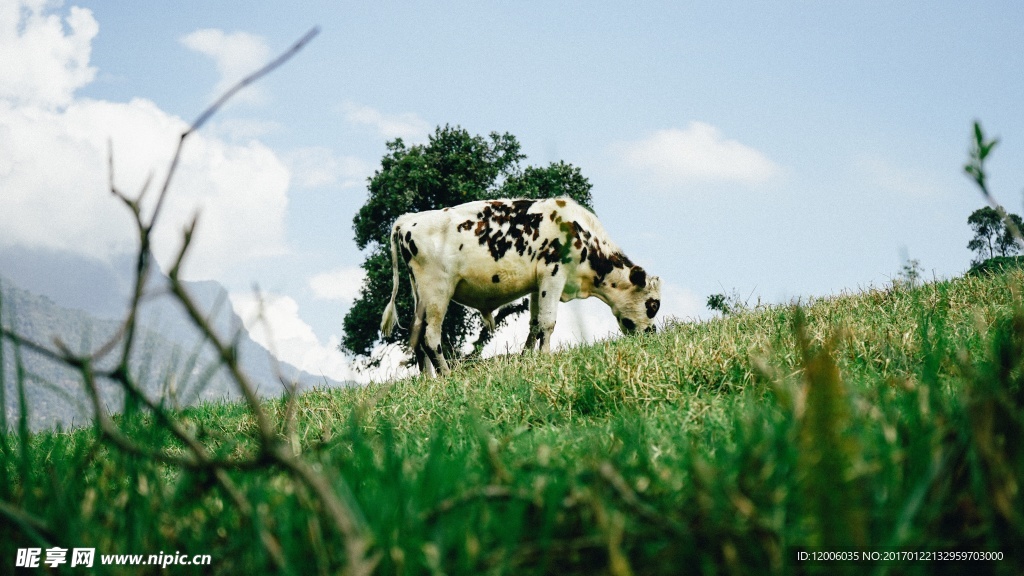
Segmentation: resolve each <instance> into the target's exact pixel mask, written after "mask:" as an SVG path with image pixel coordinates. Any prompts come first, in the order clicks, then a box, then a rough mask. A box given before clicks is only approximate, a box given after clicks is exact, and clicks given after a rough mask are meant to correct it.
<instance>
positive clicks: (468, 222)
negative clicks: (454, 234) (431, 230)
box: [455, 220, 473, 232]
mask: <svg viewBox="0 0 1024 576" xmlns="http://www.w3.org/2000/svg"><path fill="white" fill-rule="evenodd" d="M455 229H456V230H457V231H459V232H462V231H463V230H465V231H466V232H468V231H470V230H472V229H473V221H472V220H466V221H465V222H463V223H462V224H459V225H458V226H456V227H455Z"/></svg>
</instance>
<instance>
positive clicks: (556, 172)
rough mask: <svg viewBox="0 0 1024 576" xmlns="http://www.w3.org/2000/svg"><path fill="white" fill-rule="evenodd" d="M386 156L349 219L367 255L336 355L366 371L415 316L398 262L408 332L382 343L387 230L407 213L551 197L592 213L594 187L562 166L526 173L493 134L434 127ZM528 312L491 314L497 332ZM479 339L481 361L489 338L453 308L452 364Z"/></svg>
mask: <svg viewBox="0 0 1024 576" xmlns="http://www.w3.org/2000/svg"><path fill="white" fill-rule="evenodd" d="M387 150H388V152H387V154H385V155H384V158H383V159H382V160H381V166H380V169H379V170H377V171H376V172H375V173H374V175H373V177H372V178H370V180H369V185H368V191H369V196H368V198H367V200H366V203H365V204H364V205H363V206H362V208H360V209H359V213H358V214H356V217H355V218H354V219H353V221H352V224H353V229H354V231H355V240H356V245H357V246H358V247H359V249H360V250H367V249H369V255H368V256H367V257H366V260H365V261H364V262H363V264H362V268H363V270H364V271H365V272H366V280H365V281H364V283H363V286H362V288H361V289H360V291H359V296H358V298H356V300H355V301H354V302H353V303H352V307H351V308H350V309H349V312H348V314H346V315H345V320H344V329H345V334H344V336H343V338H342V341H341V345H340V348H341V349H342V350H343V351H345V352H348V353H350V354H353V355H356V356H362V357H365V361H364V363H365V365H366V366H376V365H378V364H379V361H380V359H379V358H376V359H375V358H371V357H370V355H371V353H372V351H373V348H374V346H375V345H376V344H377V342H379V341H383V342H384V343H395V342H397V343H400V344H401V345H402V346H405V345H406V342H408V339H409V328H410V326H411V324H412V322H411V319H412V315H413V305H412V294H411V291H410V289H409V283H408V280H407V278H408V275H407V274H408V271H407V270H406V269H405V264H404V263H401V262H400V264H399V265H400V268H401V269H402V280H401V282H400V285H399V290H398V298H397V299H396V302H395V304H396V306H397V307H398V315H399V318H400V319H407V320H408V322H406V325H405V326H402V325H401V324H400V325H399V326H397V327H396V329H395V330H394V332H392V334H391V336H390V337H388V338H384V339H383V340H380V338H381V334H380V332H379V326H380V317H381V314H382V313H383V311H384V307H385V306H386V305H387V303H388V301H389V300H390V298H391V282H392V274H391V270H392V269H391V250H390V246H389V244H388V242H389V235H390V233H391V226H392V224H394V222H395V220H396V219H397V218H398V217H399V216H401V215H402V214H405V213H406V212H421V211H424V210H436V209H440V208H444V207H448V206H456V205H458V204H462V203H464V202H470V201H473V200H487V199H494V198H507V197H520V198H551V197H555V196H568V197H570V198H572V199H573V200H575V201H577V202H579V203H580V204H582V205H583V206H586V207H588V208H590V207H591V204H592V200H591V196H590V189H591V184H590V182H589V181H588V180H587V179H586V178H585V177H584V176H583V175H582V174H581V173H580V170H579V168H576V167H574V166H572V165H570V164H566V163H565V162H557V163H552V164H550V165H548V166H547V167H535V166H527V167H526V168H525V169H524V168H521V166H520V162H521V161H523V160H525V159H526V156H525V155H523V154H522V153H521V151H520V146H519V142H518V141H517V140H516V138H515V136H513V135H511V134H508V133H505V134H498V133H496V132H492V133H491V134H490V136H488V137H487V138H485V137H483V136H471V135H470V134H469V132H467V131H466V130H464V129H462V128H460V127H458V126H456V127H451V126H445V127H443V128H442V127H440V126H438V127H437V129H436V130H435V131H434V134H432V135H431V136H430V137H429V139H428V142H427V143H426V144H417V145H414V146H406V144H405V143H404V142H403V141H402V139H401V138H398V139H395V140H393V141H391V142H388V143H387ZM526 309H527V304H526V301H525V300H524V301H523V302H520V303H516V304H512V305H509V306H506V307H504V308H502V309H500V310H498V312H497V313H495V315H494V320H495V323H496V325H498V326H500V325H501V324H502V323H504V322H505V321H506V320H507V319H508V318H510V317H513V316H515V315H516V314H520V313H522V312H523V311H525V310H526ZM474 334H477V338H476V340H475V341H474V342H473V343H472V344H473V351H472V352H471V354H479V352H480V351H481V350H482V349H483V346H484V345H485V344H486V343H487V341H488V340H490V338H491V336H492V334H490V333H489V332H488V331H487V330H485V329H484V327H483V323H482V322H481V320H480V316H479V314H476V313H474V312H471V311H470V310H468V309H467V308H464V307H462V306H458V305H454V304H453V305H452V306H450V307H449V308H448V314H447V315H446V316H445V321H444V326H443V327H442V345H443V346H444V353H445V355H446V356H448V357H449V358H462V357H464V356H465V355H466V354H465V353H464V352H463V349H464V348H465V346H466V344H467V343H469V339H470V338H471V337H472V336H473V335H474Z"/></svg>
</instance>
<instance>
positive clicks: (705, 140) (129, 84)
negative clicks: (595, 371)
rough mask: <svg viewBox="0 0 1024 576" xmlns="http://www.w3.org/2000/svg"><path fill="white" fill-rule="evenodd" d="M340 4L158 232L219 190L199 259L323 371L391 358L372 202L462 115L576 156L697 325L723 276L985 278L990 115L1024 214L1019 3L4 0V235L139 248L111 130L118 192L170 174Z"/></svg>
mask: <svg viewBox="0 0 1024 576" xmlns="http://www.w3.org/2000/svg"><path fill="white" fill-rule="evenodd" d="M313 26H319V27H320V28H321V33H320V34H319V36H318V37H317V38H316V39H315V40H314V41H313V42H312V43H311V44H310V45H309V46H308V47H307V48H306V49H304V50H303V51H302V52H301V53H299V54H298V55H297V56H296V57H295V58H294V59H292V60H291V61H289V62H288V63H287V64H286V65H285V66H283V67H282V68H280V69H278V70H277V71H275V72H274V73H273V74H271V75H270V76H268V77H266V78H265V79H263V80H261V81H260V82H259V83H257V84H256V85H254V86H252V87H249V88H247V89H245V90H244V91H243V92H241V93H240V94H239V95H238V97H237V98H236V99H234V100H233V101H232V102H231V103H230V104H229V105H228V106H227V107H226V108H225V109H223V110H222V111H221V112H220V113H219V114H218V115H217V116H215V117H214V119H213V120H212V121H211V122H210V124H209V125H207V126H206V127H204V128H203V130H201V131H200V132H199V133H197V134H196V135H195V136H194V137H193V138H192V139H191V140H190V141H189V142H188V143H187V145H186V148H185V151H184V157H183V162H182V166H181V169H180V171H179V173H178V174H177V175H176V176H175V180H174V182H173V183H172V187H171V195H170V201H169V204H168V206H167V210H166V218H165V219H164V220H163V221H162V222H161V226H160V227H158V229H157V232H156V254H157V259H158V261H160V262H162V263H163V264H164V265H165V266H166V263H167V262H169V260H170V258H171V256H172V255H173V253H174V252H175V251H176V250H177V248H178V245H179V243H180V234H181V229H182V227H183V226H184V225H185V223H186V222H188V221H189V220H190V219H191V218H192V217H193V216H194V215H195V214H196V213H198V214H199V215H200V219H199V228H198V232H197V234H196V241H195V247H194V250H193V253H192V254H191V256H190V259H189V261H188V262H187V266H186V268H185V275H186V276H187V277H188V278H190V279H195V280H204V279H212V280H217V281H219V282H221V283H222V284H223V285H224V286H226V287H227V288H228V290H229V292H230V294H231V302H232V305H233V306H234V308H235V310H236V311H238V312H239V313H240V315H241V316H242V317H243V319H245V320H246V321H247V323H249V324H250V325H251V327H252V328H253V329H254V330H255V331H256V333H255V334H254V337H256V339H257V340H258V341H262V342H264V343H267V344H271V342H270V341H269V340H270V339H271V338H273V340H274V341H273V342H272V344H273V348H274V349H275V350H276V352H277V353H278V355H279V356H280V357H281V358H282V359H284V360H287V361H289V362H292V363H294V364H296V365H298V366H299V367H301V368H304V369H307V370H308V371H310V372H312V373H314V374H316V373H324V374H326V375H328V376H332V377H335V378H338V379H348V378H355V379H358V380H363V381H365V380H366V379H368V378H371V377H373V378H382V377H386V376H388V375H390V373H389V374H376V375H373V374H365V373H364V374H356V373H353V372H352V371H351V368H350V366H351V362H350V359H348V358H346V357H345V356H344V355H343V354H342V353H340V352H338V351H337V350H336V345H337V343H338V341H339V339H340V336H341V334H342V319H343V317H344V315H345V313H346V311H347V309H348V307H349V306H350V304H351V302H352V300H353V298H355V297H356V296H357V294H358V290H359V286H360V283H361V279H362V277H361V272H360V271H359V268H358V266H359V264H360V262H361V261H362V259H363V254H361V253H360V251H359V250H358V249H357V248H356V246H355V242H354V240H353V231H352V218H353V216H354V215H355V213H356V211H357V210H358V208H359V207H360V206H361V205H362V204H363V202H364V201H365V200H366V196H367V191H366V180H367V178H368V177H369V176H372V174H373V172H374V170H375V169H377V168H378V167H379V164H380V160H381V158H382V156H383V155H384V154H385V152H386V148H385V143H386V142H387V141H389V140H391V139H394V138H396V137H401V138H403V139H404V140H405V141H406V142H408V143H425V142H426V140H427V135H428V134H430V133H431V132H433V130H434V129H435V127H437V126H443V125H446V124H450V125H458V126H462V127H463V128H465V129H467V130H468V131H470V132H471V133H473V134H481V135H486V134H489V133H490V132H499V133H504V132H509V133H511V134H513V135H515V137H516V138H517V139H518V140H519V142H520V143H521V144H522V147H523V152H524V153H525V154H526V155H527V160H526V161H525V164H534V165H546V164H548V163H550V162H555V161H565V162H569V163H571V164H573V165H575V166H578V167H579V168H580V169H581V170H582V172H583V174H584V176H586V177H587V178H589V180H590V182H591V183H592V184H593V197H594V207H595V211H596V213H597V215H598V216H599V217H600V218H601V220H602V222H603V224H604V225H605V228H606V229H607V230H608V232H609V234H610V235H611V236H612V238H613V239H614V241H615V242H616V243H617V244H618V245H619V246H621V247H622V248H623V250H624V251H625V252H626V253H627V254H628V255H629V257H630V258H631V259H632V260H634V261H636V262H637V263H640V264H641V265H643V266H644V267H645V268H646V269H647V270H648V271H649V272H650V273H653V274H657V275H659V276H661V277H662V279H663V281H664V285H665V288H664V294H663V301H664V302H663V307H662V310H663V312H662V314H665V315H672V316H676V317H677V318H680V319H683V320H694V319H699V318H707V317H709V316H710V312H709V311H708V310H707V309H706V306H705V301H706V299H707V297H708V295H710V294H713V293H719V292H724V293H733V292H735V293H737V294H740V295H741V297H743V298H749V299H750V300H751V302H755V301H757V300H758V299H760V300H761V301H762V302H786V301H789V300H791V299H794V298H806V297H824V296H830V295H836V294H841V293H844V292H855V291H859V290H863V289H868V288H871V287H884V286H885V285H886V284H887V283H889V282H890V281H891V279H892V278H893V277H895V276H896V274H897V273H898V271H899V269H900V268H901V266H902V265H903V263H904V262H905V261H906V259H907V258H912V259H916V260H918V261H919V262H920V264H921V267H922V268H923V269H924V271H925V277H926V278H929V279H930V278H933V277H934V278H949V277H953V276H956V275H958V274H961V273H963V272H964V271H965V270H966V269H967V267H968V266H969V264H970V260H971V258H972V253H971V252H970V251H969V250H968V249H967V248H966V245H967V242H968V241H969V240H970V238H971V231H970V229H969V227H968V226H967V224H966V220H967V216H968V215H969V214H970V213H971V212H972V211H973V210H975V209H977V208H979V207H981V206H982V205H983V201H982V198H981V196H980V195H979V194H978V192H977V190H976V189H975V188H974V187H973V185H972V183H971V181H970V180H969V179H968V178H967V177H965V176H964V174H963V171H962V166H963V164H964V161H965V160H966V155H967V150H968V146H969V143H970V133H971V125H972V122H973V121H974V120H976V119H977V120H980V121H981V122H982V125H983V126H984V128H985V129H986V131H987V132H988V133H989V134H990V135H994V136H999V137H1000V143H999V145H998V146H997V147H996V149H995V151H994V152H993V155H992V157H991V160H990V161H989V163H988V168H989V171H990V183H991V186H990V188H991V190H992V191H993V193H994V195H995V197H996V198H997V199H998V200H999V201H1000V202H1002V203H1003V204H1004V205H1005V206H1006V207H1007V208H1008V209H1009V210H1011V211H1021V210H1024V200H1022V193H1024V192H1022V191H1024V162H1022V159H1024V109H1022V107H1021V103H1022V102H1024V50H1021V47H1022V46H1024V4H1021V3H1020V2H1013V1H1007V2H999V1H992V2H984V3H976V5H970V6H965V5H964V4H963V3H953V2H899V3H893V2H882V1H879V2H867V1H863V2H861V1H855V2H845V3H819V2H805V1H803V2H797V1H793V2H786V1H780V2H736V3H722V2H712V1H709V2H661V3H658V2H638V3H629V5H628V6H626V5H622V4H621V3H608V2H515V3H512V2H507V3H496V2H446V3H440V2H435V3H406V2H376V3H365V2H359V3H357V2H333V1H332V2H328V1H322V2H305V1H295V2H287V3H284V2H281V3H259V4H254V3H251V2H241V1H219V2H206V1H181V2H173V3H170V2H132V3H124V2H111V1H109V0H102V1H101V0H81V1H77V2H75V1H68V2H63V3H61V2H46V1H42V0H13V1H12V0H6V1H5V2H3V3H2V4H0V249H3V247H5V246H8V247H9V246H35V247H46V248H51V249H57V250H68V251H71V252H75V253H78V254H82V255H85V256H88V257H91V258H97V259H100V260H109V261H113V260H115V259H116V258H117V257H118V256H120V255H123V254H124V253H125V252H127V251H130V250H131V249H132V248H133V243H132V241H133V236H132V228H131V221H130V219H129V218H128V215H127V213H126V212H125V210H124V208H123V206H121V205H120V204H119V203H117V202H116V201H114V199H113V198H112V197H111V196H110V194H109V191H108V178H109V172H108V169H107V155H108V146H109V147H110V148H109V149H112V151H113V157H114V183H115V185H116V186H117V187H119V188H121V189H124V190H126V191H138V190H140V189H141V188H142V186H143V184H144V182H145V181H146V179H147V177H149V176H150V175H152V176H153V178H154V179H155V180H156V181H160V179H161V177H162V175H163V174H164V173H165V172H166V167H167V164H168V161H169V159H170V157H171V154H172V153H173V150H174V146H175V145H176V144H177V140H178V138H179V136H180V134H181V132H182V130H183V129H184V128H185V127H186V126H187V124H188V123H189V122H191V121H192V120H193V119H194V118H195V117H196V116H197V115H198V114H199V113H200V112H201V111H202V110H203V109H204V108H205V107H206V106H207V105H208V104H209V103H210V102H211V101H212V100H213V99H214V98H216V97H217V96H218V95H219V94H220V93H222V92H223V91H224V90H225V89H226V88H227V87H229V86H230V85H231V84H232V83H233V82H235V81H237V80H238V79H239V78H241V77H242V76H244V75H245V74H247V73H249V72H251V71H253V70H255V69H257V68H258V67H260V66H261V65H262V64H264V63H265V62H267V61H268V60H269V59H270V58H272V57H273V56H274V55H276V54H278V53H279V52H281V51H283V50H284V49H286V48H287V47H288V46H289V45H290V44H291V43H292V42H293V41H295V40H296V39H298V38H299V37H300V36H301V35H302V34H304V33H305V32H306V31H307V30H308V29H310V28H311V27H313ZM257 286H258V288H259V294H260V295H259V296H257V295H256V293H255V292H254V287H257ZM261 301H262V303H263V304H262V306H263V311H264V314H263V316H264V317H265V318H266V320H267V323H269V325H270V327H271V330H270V331H269V332H270V333H266V331H261V330H259V329H258V328H259V327H258V326H257V325H256V318H257V314H256V310H257V309H258V308H259V306H260V304H259V303H260V302H261ZM560 318H561V320H562V321H561V322H560V323H559V324H558V327H557V328H556V339H555V341H556V343H562V344H568V343H572V342H577V341H580V340H581V339H586V340H591V339H594V338H600V337H606V336H608V335H609V334H613V333H614V332H615V331H616V329H615V321H614V318H613V317H612V315H611V312H610V311H609V310H608V309H607V307H605V306H604V305H603V304H601V303H600V302H597V301H596V299H590V300H588V301H584V302H576V303H572V304H570V305H564V304H563V305H562V306H561V315H560ZM525 332H526V328H525V326H523V325H513V326H510V327H509V328H508V329H507V330H505V331H504V332H503V333H502V334H501V337H500V338H498V339H497V340H496V341H495V343H494V344H493V345H492V347H491V351H492V352H504V351H506V350H515V349H516V347H517V346H521V344H522V342H523V341H524V340H525V336H526V334H525Z"/></svg>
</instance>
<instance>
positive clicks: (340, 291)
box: [309, 266, 366, 303]
mask: <svg viewBox="0 0 1024 576" xmlns="http://www.w3.org/2000/svg"><path fill="white" fill-rule="evenodd" d="M365 278H366V272H364V271H363V269H362V268H359V267H358V266H349V267H346V268H339V269H337V270H333V271H331V272H324V273H323V274H317V275H316V276H313V277H312V278H310V279H309V287H310V288H312V289H313V294H314V296H316V298H318V299H320V300H341V301H343V302H348V303H351V302H352V301H353V300H355V299H356V297H357V296H359V288H360V287H362V285H363V279H365Z"/></svg>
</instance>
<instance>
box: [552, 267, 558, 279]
mask: <svg viewBox="0 0 1024 576" xmlns="http://www.w3.org/2000/svg"><path fill="white" fill-rule="evenodd" d="M555 274H558V264H555V269H554V270H552V271H551V275H552V276H554V275H555Z"/></svg>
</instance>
